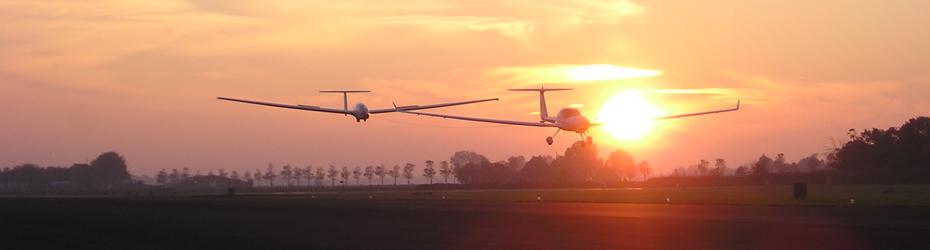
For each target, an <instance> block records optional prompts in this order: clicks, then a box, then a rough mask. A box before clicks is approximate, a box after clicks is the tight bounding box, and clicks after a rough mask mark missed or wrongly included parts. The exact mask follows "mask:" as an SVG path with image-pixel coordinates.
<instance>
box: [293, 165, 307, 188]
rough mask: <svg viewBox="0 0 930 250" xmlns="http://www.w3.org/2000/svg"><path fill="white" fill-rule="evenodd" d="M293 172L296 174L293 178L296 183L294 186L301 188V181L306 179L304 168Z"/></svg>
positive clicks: (298, 168)
mask: <svg viewBox="0 0 930 250" xmlns="http://www.w3.org/2000/svg"><path fill="white" fill-rule="evenodd" d="M293 172H294V176H293V177H292V178H293V179H294V182H296V183H295V184H294V186H298V187H299V186H300V179H303V177H304V170H303V169H302V168H300V167H294V170H293Z"/></svg>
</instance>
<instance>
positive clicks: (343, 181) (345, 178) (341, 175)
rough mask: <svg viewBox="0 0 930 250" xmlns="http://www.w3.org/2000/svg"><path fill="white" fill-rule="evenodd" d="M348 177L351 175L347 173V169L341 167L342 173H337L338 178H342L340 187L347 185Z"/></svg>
mask: <svg viewBox="0 0 930 250" xmlns="http://www.w3.org/2000/svg"><path fill="white" fill-rule="evenodd" d="M350 175H351V173H350V172H349V167H346V166H342V171H340V172H339V177H342V186H343V187H345V186H346V184H348V183H349V176H350Z"/></svg>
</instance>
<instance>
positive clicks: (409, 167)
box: [404, 163, 416, 185]
mask: <svg viewBox="0 0 930 250" xmlns="http://www.w3.org/2000/svg"><path fill="white" fill-rule="evenodd" d="M415 168H416V165H413V163H407V164H405V165H404V179H407V185H410V179H413V171H414V169H415Z"/></svg>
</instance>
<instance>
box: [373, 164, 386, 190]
mask: <svg viewBox="0 0 930 250" xmlns="http://www.w3.org/2000/svg"><path fill="white" fill-rule="evenodd" d="M385 174H387V171H385V169H384V164H381V165H378V166H375V175H377V176H378V178H380V179H381V185H384V175H385Z"/></svg>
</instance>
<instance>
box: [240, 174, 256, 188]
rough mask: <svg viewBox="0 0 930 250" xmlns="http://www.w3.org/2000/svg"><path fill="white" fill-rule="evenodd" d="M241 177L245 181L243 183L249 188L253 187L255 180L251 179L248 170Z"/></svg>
mask: <svg viewBox="0 0 930 250" xmlns="http://www.w3.org/2000/svg"><path fill="white" fill-rule="evenodd" d="M242 177H243V179H245V182H247V183H249V186H252V185H254V180H255V179H252V173H250V172H249V171H248V170H246V171H245V173H243V174H242Z"/></svg>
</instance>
